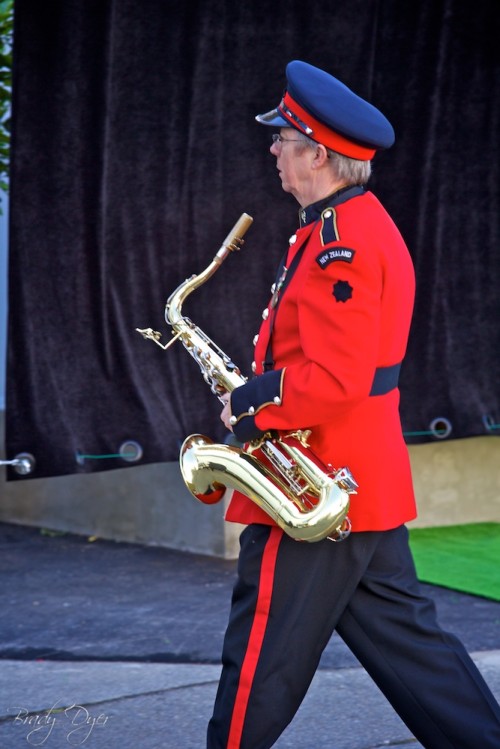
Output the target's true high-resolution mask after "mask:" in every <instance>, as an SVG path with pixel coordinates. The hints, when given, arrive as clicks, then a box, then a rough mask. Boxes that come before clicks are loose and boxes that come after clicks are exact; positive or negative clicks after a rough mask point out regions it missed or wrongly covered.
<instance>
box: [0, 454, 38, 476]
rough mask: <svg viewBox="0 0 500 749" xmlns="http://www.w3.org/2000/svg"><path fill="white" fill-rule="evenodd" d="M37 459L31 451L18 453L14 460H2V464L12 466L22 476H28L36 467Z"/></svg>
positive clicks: (0, 461) (0, 464)
mask: <svg viewBox="0 0 500 749" xmlns="http://www.w3.org/2000/svg"><path fill="white" fill-rule="evenodd" d="M35 464H36V460H35V458H34V457H33V455H31V453H18V454H17V455H16V456H15V457H14V458H13V459H12V460H0V466H10V468H12V469H13V470H14V471H15V472H16V473H18V474H19V475H20V476H27V475H28V473H32V471H33V470H34V468H35Z"/></svg>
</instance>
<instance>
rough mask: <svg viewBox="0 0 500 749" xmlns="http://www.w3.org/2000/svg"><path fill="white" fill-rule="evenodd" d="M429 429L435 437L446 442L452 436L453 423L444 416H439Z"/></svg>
mask: <svg viewBox="0 0 500 749" xmlns="http://www.w3.org/2000/svg"><path fill="white" fill-rule="evenodd" d="M429 429H430V431H431V434H432V436H433V437H436V439H438V440H444V439H446V437H449V436H450V434H451V431H452V426H451V421H450V420H449V419H446V418H445V417H444V416H438V417H437V418H436V419H433V420H432V421H431V423H430V425H429Z"/></svg>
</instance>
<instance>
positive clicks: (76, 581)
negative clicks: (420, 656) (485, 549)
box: [0, 524, 500, 749]
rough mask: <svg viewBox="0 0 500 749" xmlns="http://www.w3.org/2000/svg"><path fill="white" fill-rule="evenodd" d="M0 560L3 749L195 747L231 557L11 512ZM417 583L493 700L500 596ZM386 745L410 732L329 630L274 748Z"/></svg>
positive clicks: (1, 536)
mask: <svg viewBox="0 0 500 749" xmlns="http://www.w3.org/2000/svg"><path fill="white" fill-rule="evenodd" d="M0 558H1V564H0V583H1V607H0V623H1V628H0V658H1V659H2V664H1V668H0V749H18V748H22V747H24V748H26V749H29V747H30V746H44V747H47V749H68V747H71V746H84V747H87V748H88V749H203V747H204V734H205V726H206V722H207V720H208V718H209V716H210V711H211V706H212V702H213V698H214V695H215V690H216V686H217V679H218V674H219V658H220V650H221V644H222V637H223V633H224V628H225V623H226V619H227V615H228V611H229V601H230V595H231V588H232V584H233V579H234V572H235V562H229V561H224V560H219V559H213V558H209V557H203V556H196V555H189V554H183V553H179V552H175V551H169V550H166V549H159V548H151V547H143V546H135V545H133V544H119V543H113V542H108V541H101V540H96V541H94V542H89V541H88V540H87V539H85V538H81V537H77V536H72V535H63V536H57V535H55V536H53V535H45V534H43V533H42V532H40V531H39V530H38V529H32V528H24V527H19V526H13V525H7V524H0ZM425 587H426V590H427V591H428V592H429V594H430V595H431V596H432V597H433V598H434V600H435V601H436V605H437V608H438V612H439V616H440V620H441V623H442V624H443V625H444V626H445V627H446V628H447V629H450V630H451V631H453V632H455V633H456V634H458V636H459V637H460V638H461V639H462V640H463V642H464V644H465V645H466V647H467V649H468V650H469V651H470V652H471V653H472V654H473V657H474V659H475V661H476V662H477V664H478V666H479V668H480V669H481V670H482V671H483V673H484V675H485V677H486V679H487V681H488V682H489V683H490V685H491V687H492V689H493V691H494V692H495V694H496V696H497V698H499V697H500V604H499V603H495V602H493V601H488V600H487V599H483V598H478V597H474V596H466V595H462V594H459V593H456V592H453V591H447V590H445V589H442V588H438V587H434V586H425ZM387 746H390V747H393V749H394V747H396V749H397V748H398V747H400V748H403V747H411V749H414V748H415V749H418V747H420V744H418V743H417V742H416V741H415V739H414V738H413V737H412V736H411V734H410V733H409V732H408V730H407V729H406V727H405V726H404V725H403V724H402V723H401V721H400V720H399V718H398V717H397V716H396V715H395V714H394V712H393V711H392V709H391V708H390V706H389V705H388V704H387V703H386V701H385V699H384V698H383V697H382V696H381V695H380V693H379V692H378V690H377V688H376V687H375V686H374V685H373V683H372V682H371V680H370V679H369V677H367V676H366V674H365V673H364V671H363V670H362V669H361V668H360V667H359V665H358V663H357V661H356V660H355V658H354V657H353V656H352V655H351V654H350V653H349V651H348V650H347V649H346V648H345V646H344V645H343V643H342V641H341V640H340V638H338V637H334V638H333V639H332V641H331V642H330V644H329V645H328V647H327V649H326V651H325V653H324V656H323V659H322V662H321V668H320V670H319V671H318V673H317V676H316V678H315V680H314V682H313V685H312V687H311V690H310V692H309V694H308V696H307V698H306V700H305V702H304V704H303V706H302V708H301V710H300V711H299V713H298V715H297V716H296V719H295V720H294V722H293V723H292V725H291V726H290V727H289V728H288V730H287V731H286V732H285V734H284V735H283V736H282V738H281V739H280V740H279V741H278V743H277V744H276V747H277V749H295V748H298V747H300V749H323V748H325V749H326V748H327V747H328V748H330V747H331V748H332V749H333V748H335V749H375V747H387ZM478 749H480V748H479V747H478Z"/></svg>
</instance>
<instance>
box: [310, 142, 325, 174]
mask: <svg viewBox="0 0 500 749" xmlns="http://www.w3.org/2000/svg"><path fill="white" fill-rule="evenodd" d="M327 161H328V151H327V150H326V148H325V146H324V145H322V144H321V143H318V144H317V146H316V151H315V153H314V161H313V162H312V167H313V169H319V168H320V167H322V166H324V165H325V164H326V162H327Z"/></svg>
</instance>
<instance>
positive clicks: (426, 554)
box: [410, 523, 500, 601]
mask: <svg viewBox="0 0 500 749" xmlns="http://www.w3.org/2000/svg"><path fill="white" fill-rule="evenodd" d="M410 547H411V550H412V552H413V557H414V559H415V565H416V568H417V575H418V578H419V580H421V581H422V582H426V583H432V584H434V585H441V586H443V587H444V588H452V589H453V590H460V591H461V592H463V593H472V594H474V595H477V596H484V597H485V598H492V599H493V600H495V601H500V523H475V524H472V525H450V526H441V527H438V528H412V529H411V530H410Z"/></svg>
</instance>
